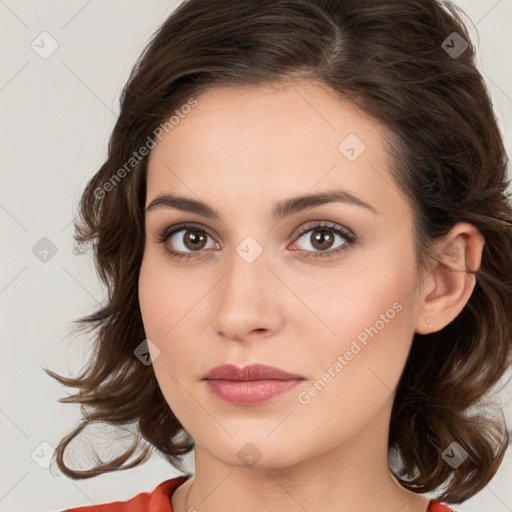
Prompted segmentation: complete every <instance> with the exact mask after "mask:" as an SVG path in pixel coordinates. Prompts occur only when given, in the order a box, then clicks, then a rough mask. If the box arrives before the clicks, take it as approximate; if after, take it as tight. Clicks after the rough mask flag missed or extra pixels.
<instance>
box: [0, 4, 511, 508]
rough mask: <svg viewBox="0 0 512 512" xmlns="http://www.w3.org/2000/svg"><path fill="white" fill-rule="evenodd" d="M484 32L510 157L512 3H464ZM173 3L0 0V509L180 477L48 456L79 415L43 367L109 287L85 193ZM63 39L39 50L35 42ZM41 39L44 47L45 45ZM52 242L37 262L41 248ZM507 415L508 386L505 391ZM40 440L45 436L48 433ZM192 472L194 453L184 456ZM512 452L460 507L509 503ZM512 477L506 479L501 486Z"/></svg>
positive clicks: (91, 496)
mask: <svg viewBox="0 0 512 512" xmlns="http://www.w3.org/2000/svg"><path fill="white" fill-rule="evenodd" d="M456 4H457V5H460V6H461V7H462V8H464V9H465V10H466V12H467V13H468V14H469V16H470V17H471V19H472V20H473V22H474V24H475V25H476V29H477V31H478V34H479V37H480V41H478V40H476V39H475V37H476V36H475V32H474V29H472V35H473V38H474V41H475V42H476V44H477V47H478V49H479V67H480V69H481V70H482V71H483V73H484V76H485V78H486V80H487V83H488V85H489V89H490V92H491V95H492V99H493V102H494V104H495V109H496V112H497V114H498V116H499V120H500V126H501V128H502V130H503V134H504V137H505V141H506V145H507V150H508V153H509V155H512V144H511V140H512V137H511V133H512V72H511V64H512V62H511V50H512V34H511V30H510V27H511V26H512V0H499V1H498V0H458V1H457V2H456ZM175 5H177V4H176V3H175V2H165V1H162V0H145V1H144V2H142V1H141V0H139V1H136V2H130V3H129V2H123V1H121V0H103V1H101V2H100V1H98V0H88V1H87V0H80V1H77V0H60V1H54V0H51V1H50V0H48V1H45V2H41V1H36V0H31V1H23V0H20V1H15V0H0V48H1V51H0V58H1V62H0V109H1V113H0V116H1V117H0V119H1V128H0V129H1V137H0V158H1V160H2V163H1V168H2V174H1V180H2V187H1V194H0V220H1V227H2V233H3V236H2V238H3V240H4V243H3V244H2V251H3V255H2V265H1V271H0V305H1V308H2V309H1V311H2V324H1V325H2V336H3V340H2V358H1V360H0V364H1V368H0V371H1V376H2V387H1V394H0V398H1V402H0V428H1V433H2V435H1V453H2V455H1V457H0V461H1V462H0V465H1V466H0V511H9V512H16V511H36V510H37V511H39V512H45V511H48V512H52V511H53V512H55V511H58V510H63V509H65V508H66V507H71V506H73V507H76V506H79V505H91V504H93V503H105V502H110V501H114V500H124V499H128V498H130V497H132V496H134V495H135V494H137V493H139V492H142V491H148V490H152V489H153V488H154V487H155V486H156V485H158V484H159V483H160V482H162V481H163V480H165V479H167V478H172V477H174V476H176V475H178V472H177V471H176V470H175V469H174V468H172V467H171V466H170V465H169V464H168V463H167V462H166V461H164V460H163V459H162V458H160V457H159V456H155V457H154V458H153V459H152V460H151V461H150V462H148V463H147V464H145V465H143V466H140V467H138V468H135V469H133V470H129V471H124V472H115V473H111V474H107V475H104V476H101V477H97V478H94V479H90V480H82V481H73V480H71V479H68V478H67V477H64V476H63V475H62V474H60V472H58V473H57V474H52V472H51V471H50V470H49V469H44V468H43V467H40V464H41V465H43V466H44V464H45V462H46V460H47V459H48V457H49V455H50V454H51V448H50V447H49V446H56V445H57V443H58V441H59V440H60V438H61V437H62V436H63V435H65V434H67V433H68V432H69V430H70V429H71V428H72V427H73V426H74V425H75V424H76V423H77V422H78V421H79V419H80V411H79V406H77V405H69V404H60V403H58V402H57V399H58V398H59V397H62V396H65V395H66V388H64V387H61V386H60V385H59V384H58V383H57V382H56V381H54V380H53V379H51V378H50V377H48V376H47V375H46V373H44V372H43V370H42V369H41V368H42V367H48V368H50V369H52V370H54V371H56V372H58V373H60V374H64V375H70V374H73V372H77V371H78V370H79V369H80V367H81V365H82V363H83V357H84V354H85V352H84V350H85V345H84V344H83V343H81V342H78V341H72V340H71V338H70V337H69V336H68V337H67V338H66V336H67V334H68V333H69V331H70V325H71V324H70V323H71V321H72V320H74V319H76V318H78V317H81V316H83V315H85V314H87V313H91V312H92V311H93V310H94V309H95V308H96V307H97V305H98V304H97V303H99V302H100V301H101V300H102V298H103V293H104V292H103V290H102V289H101V287H100V286H99V282H98V279H97V278H96V275H95V272H94V269H93V265H92V260H91V257H90V255H85V256H82V257H78V256H74V255H73V254H72V249H73V240H72V236H73V229H72V224H71V222H72V219H73V216H74V214H75V208H76V205H77V202H78V197H79V193H80V191H81V190H82V188H83V186H84V185H85V183H86V182H87V180H88V178H89V177H90V176H91V175H92V174H94V173H95V172H96V170H97V169H98V168H99V166H100V165H101V164H102V163H103V161H104V159H105V157H106V147H107V146H106V144H107V140H108V136H109V134H110V132H111V130H112V128H113V126H114V122H115V119H116V115H117V113H118V99H119V94H120V91H121V88H122V86H123V85H124V83H125V81H126V79H127V78H128V74H129V71H130V69H131V67H132V66H133V64H134V63H135V60H136V58H137V56H138V55H139V53H140V51H141V50H142V49H143V47H144V45H145V44H146V42H147V41H148V38H149V36H150V34H151V33H152V32H153V31H154V30H155V29H156V28H157V26H158V25H159V23H160V22H161V21H163V20H164V19H165V17H166V16H167V15H168V14H169V13H170V12H171V11H172V10H173V8H174V7H175ZM44 31H47V32H48V33H49V34H51V37H52V38H53V39H55V40H56V41H57V43H58V48H57V50H56V51H55V52H54V53H53V54H52V55H50V56H49V57H48V58H46V59H43V58H42V57H41V56H40V55H39V54H38V53H36V51H35V50H34V49H32V47H31V44H32V41H34V40H35V41H36V43H38V41H39V43H38V44H39V47H40V51H47V50H48V49H49V48H50V43H51V41H50V39H48V36H40V34H41V33H42V32H44ZM41 37H46V38H47V39H45V43H44V45H45V46H44V48H45V50H43V48H42V43H41V42H40V40H41ZM43 237H47V238H48V239H50V240H51V242H52V243H53V244H54V245H55V246H56V249H57V253H56V254H55V255H54V256H53V257H51V258H50V257H48V261H47V262H46V263H43V262H42V261H40V259H38V258H37V257H36V255H34V253H33V247H34V246H35V245H36V244H37V243H38V242H39V241H40V240H41V239H42V238H43ZM501 399H502V401H503V403H506V405H505V414H506V416H507V418H508V422H509V427H510V426H512V390H511V385H510V384H509V385H508V387H507V388H505V390H504V391H503V392H502V394H501ZM41 443H43V444H41ZM187 460H188V462H189V469H191V470H193V463H192V456H189V457H188V458H187ZM510 483H512V450H510V449H509V450H508V453H507V457H506V460H505V462H504V463H503V465H502V467H501V468H500V471H499V473H498V474H497V476H496V477H495V478H494V479H493V480H492V481H491V482H490V484H489V485H488V486H487V487H486V488H485V489H484V490H482V491H481V492H480V493H479V494H478V495H477V496H476V497H475V498H473V499H472V500H469V501H467V502H466V503H464V504H463V505H462V506H459V507H456V509H457V510H458V511H460V512H472V511H474V512H476V511H478V512H505V511H511V510H512V489H511V486H510ZM507 484H508V485H507Z"/></svg>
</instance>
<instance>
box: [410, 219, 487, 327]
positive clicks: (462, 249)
mask: <svg viewBox="0 0 512 512" xmlns="http://www.w3.org/2000/svg"><path fill="white" fill-rule="evenodd" d="M484 244H485V239H484V237H483V236H482V234H481V233H480V232H479V231H478V229H477V228H476V227H475V226H473V225H472V224H468V223H466V222H460V223H458V224H456V225H455V226H454V227H453V228H452V229H451V230H450V232H449V233H448V235H447V236H446V237H445V238H444V239H443V241H442V242H441V243H440V245H439V247H438V254H439V256H440V258H439V259H440V261H441V263H439V262H435V264H434V266H433V268H432V270H431V271H430V275H428V276H427V279H426V280H425V282H426V283H427V284H426V286H424V287H423V289H422V291H421V295H420V297H419V298H420V301H421V304H420V306H419V310H418V317H417V319H416V325H415V331H416V332H417V333H419V334H428V333H431V332H436V331H440V330H441V329H442V328H443V327H445V326H446V325H448V324H449V323H450V322H451V321H452V320H454V319H455V318H456V317H457V315H458V314H459V313H460V312H461V311H462V309H463V308H464V306H465V305H466V303H467V301H468V300H469V298H470V297H471V294H472V293H473V289H474V287H475V283H476V278H475V275H474V274H472V273H470V272H467V271H466V268H467V269H469V270H474V271H476V270H478V269H479V268H480V264H481V260H482V251H483V247H484ZM427 319H428V320H429V323H427Z"/></svg>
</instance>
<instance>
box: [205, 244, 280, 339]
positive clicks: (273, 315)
mask: <svg viewBox="0 0 512 512" xmlns="http://www.w3.org/2000/svg"><path fill="white" fill-rule="evenodd" d="M269 263H270V262H269V261H268V251H265V250H264V249H263V247H262V246H261V245H260V244H259V243H258V242H257V241H256V240H255V239H254V238H252V237H246V239H244V240H243V241H242V242H241V243H240V244H239V245H238V246H237V247H236V248H235V250H234V251H233V254H232V255H230V257H229V270H228V271H227V273H226V274H225V276H224V278H223V279H222V284H221V286H220V287H219V292H218V303H217V311H216V326H215V327H216V330H217V332H218V333H223V334H224V335H225V336H227V337H230V338H233V339H243V338H244V337H245V336H247V335H249V333H250V332H251V331H253V330H255V329H258V330H259V329H265V330H273V329H276V328H277V324H278V322H279V315H280V307H279V305H278V302H279V300H278V296H277V294H276V286H277V283H275V282H274V281H276V278H275V276H274V275H273V274H272V272H271V271H270V270H269V268H268V266H267V265H269ZM219 284H220V283H219Z"/></svg>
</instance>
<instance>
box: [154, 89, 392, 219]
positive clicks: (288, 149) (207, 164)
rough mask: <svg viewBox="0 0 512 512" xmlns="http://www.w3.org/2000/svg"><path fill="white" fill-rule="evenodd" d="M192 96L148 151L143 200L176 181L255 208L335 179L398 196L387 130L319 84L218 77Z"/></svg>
mask: <svg viewBox="0 0 512 512" xmlns="http://www.w3.org/2000/svg"><path fill="white" fill-rule="evenodd" d="M196 100H197V105H196V106H195V107H193V108H192V109H190V110H188V109H187V111H188V113H187V114H186V115H182V116H181V118H180V120H179V123H177V124H175V125H174V126H173V128H172V129H171V130H169V132H168V133H164V134H163V136H162V139H161V141H159V142H158V143H157V145H156V147H155V148H154V149H153V150H152V152H151V155H150V159H149V165H148V193H147V196H148V201H150V200H151V198H152V197H153V196H154V195H156V194H158V193H161V192H164V191H167V192H168V191H175V192H177V193H180V194H182V195H189V196H190V195H191V194H192V195H197V196H199V197H201V198H202V199H205V198H209V197H212V195H213V201H215V202H218V201H221V202H222V203H225V204H228V203H229V202H230V201H237V202H238V203H240V202H242V203H244V202H245V204H246V205H247V207H249V206H252V207H253V208H255V207H256V206H257V205H258V204H261V200H262V199H264V200H267V199H268V200H269V202H272V201H275V200H279V199H282V198H283V197H285V196H290V195H294V194H295V195H299V194H304V193H307V192H309V191H321V190H322V189H329V188H340V187H342V188H345V189H347V190H350V191H352V192H354V193H356V194H358V195H360V196H362V197H365V198H366V199H368V202H371V201H372V200H373V201H374V202H377V204H378V203H385V202H386V201H389V200H395V201H399V196H401V194H400V192H399V191H398V190H397V189H396V187H395V186H394V183H393V182H392V179H391V177H390V175H389V168H390V165H391V163H390V162H389V157H388V155H387V154H386V152H385V146H384V143H385V140H386V137H388V136H389V134H388V132H387V131H386V130H385V129H384V127H382V126H381V125H380V124H379V123H377V122H376V121H375V120H374V119H373V118H370V117H369V116H367V115H366V114H365V113H363V112H362V111H361V110H359V109H358V108H357V107H356V106H354V105H353V104H352V103H350V102H349V101H347V100H346V99H343V98H340V97H339V96H337V95H336V94H335V93H334V92H333V91H331V90H330V89H328V88H326V87H324V86H321V85H319V84H317V83H314V82H308V81H297V82H293V83H284V84H275V85H272V86H261V87H244V88H242V87H216V88H213V89H210V90H207V91H206V92H203V93H202V94H200V95H198V96H197V97H196ZM178 110H179V109H178ZM255 198H258V199H257V200H255ZM377 204H376V205H375V206H376V208H377V209H379V207H378V206H377ZM397 204H398V203H397Z"/></svg>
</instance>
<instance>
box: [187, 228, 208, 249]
mask: <svg viewBox="0 0 512 512" xmlns="http://www.w3.org/2000/svg"><path fill="white" fill-rule="evenodd" d="M182 231H185V230H182ZM182 241H183V244H184V245H185V247H187V249H190V250H192V251H197V250H199V249H202V248H203V247H204V246H205V245H206V236H205V235H204V234H203V233H201V231H198V230H196V231H193V230H191V229H187V230H186V231H185V235H184V236H183V237H182Z"/></svg>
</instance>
